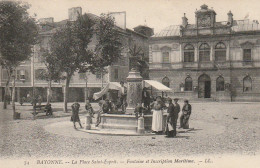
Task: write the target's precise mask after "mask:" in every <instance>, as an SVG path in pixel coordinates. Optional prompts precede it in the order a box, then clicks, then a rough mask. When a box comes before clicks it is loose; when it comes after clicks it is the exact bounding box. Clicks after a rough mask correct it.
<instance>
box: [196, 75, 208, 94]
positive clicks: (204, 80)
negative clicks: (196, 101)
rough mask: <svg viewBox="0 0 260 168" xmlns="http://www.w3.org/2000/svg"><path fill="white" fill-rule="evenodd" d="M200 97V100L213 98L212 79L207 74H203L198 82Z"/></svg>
mask: <svg viewBox="0 0 260 168" xmlns="http://www.w3.org/2000/svg"><path fill="white" fill-rule="evenodd" d="M198 82H199V83H198V86H199V91H198V97H199V98H210V96H211V80H210V77H209V76H208V75H206V74H203V75H201V76H200V77H199V80H198Z"/></svg>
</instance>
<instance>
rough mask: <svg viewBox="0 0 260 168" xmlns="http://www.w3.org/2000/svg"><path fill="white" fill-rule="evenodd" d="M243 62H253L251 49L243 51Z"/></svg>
mask: <svg viewBox="0 0 260 168" xmlns="http://www.w3.org/2000/svg"><path fill="white" fill-rule="evenodd" d="M243 61H244V62H251V49H243Z"/></svg>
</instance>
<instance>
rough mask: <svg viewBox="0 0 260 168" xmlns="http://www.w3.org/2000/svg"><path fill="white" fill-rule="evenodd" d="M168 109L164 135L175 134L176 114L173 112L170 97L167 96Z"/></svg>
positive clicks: (168, 136)
mask: <svg viewBox="0 0 260 168" xmlns="http://www.w3.org/2000/svg"><path fill="white" fill-rule="evenodd" d="M167 102H168V109H167V113H168V114H167V123H166V137H167V138H170V137H175V136H176V124H175V121H176V115H175V114H174V105H173V103H172V99H171V98H167Z"/></svg>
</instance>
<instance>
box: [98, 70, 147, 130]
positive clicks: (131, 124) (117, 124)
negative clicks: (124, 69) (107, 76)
mask: <svg viewBox="0 0 260 168" xmlns="http://www.w3.org/2000/svg"><path fill="white" fill-rule="evenodd" d="M126 80H127V108H126V112H125V114H102V115H101V123H100V125H99V128H100V129H120V130H128V131H133V132H136V133H140V132H139V131H138V123H139V127H140V124H141V125H142V127H144V130H145V132H149V131H150V130H151V127H152V115H144V117H143V121H139V122H138V119H137V118H136V117H135V115H134V109H135V107H136V105H137V104H138V103H142V88H143V78H142V77H141V75H140V72H138V71H137V70H135V69H132V70H131V71H130V72H129V75H128V77H127V78H126ZM143 133H144V132H143Z"/></svg>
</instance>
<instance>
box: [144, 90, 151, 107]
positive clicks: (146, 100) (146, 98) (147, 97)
mask: <svg viewBox="0 0 260 168" xmlns="http://www.w3.org/2000/svg"><path fill="white" fill-rule="evenodd" d="M142 101H143V103H144V107H145V108H147V109H148V110H150V102H151V100H150V94H149V92H148V91H147V88H146V87H144V88H143V92H142Z"/></svg>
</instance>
